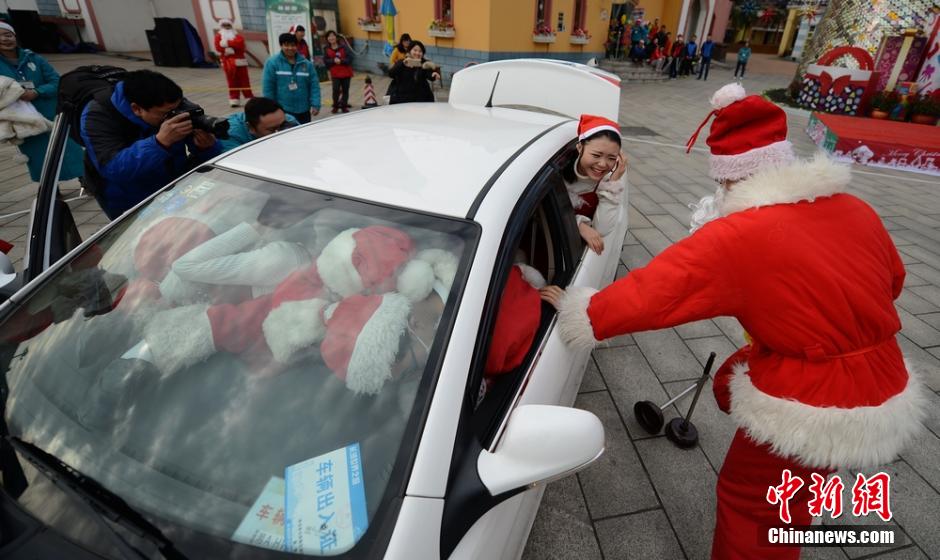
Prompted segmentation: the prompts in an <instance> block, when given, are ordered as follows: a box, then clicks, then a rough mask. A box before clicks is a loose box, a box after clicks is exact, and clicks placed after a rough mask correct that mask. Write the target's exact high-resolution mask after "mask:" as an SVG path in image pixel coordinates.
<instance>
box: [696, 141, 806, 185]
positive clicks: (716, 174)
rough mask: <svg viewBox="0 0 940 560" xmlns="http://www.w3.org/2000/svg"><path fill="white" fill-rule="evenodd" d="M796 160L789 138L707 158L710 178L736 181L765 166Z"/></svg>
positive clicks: (770, 166) (785, 163)
mask: <svg viewBox="0 0 940 560" xmlns="http://www.w3.org/2000/svg"><path fill="white" fill-rule="evenodd" d="M794 161H796V154H794V153H793V144H791V143H790V141H789V140H782V141H780V142H774V143H773V144H768V145H766V146H761V147H760V148H754V149H753V150H749V151H747V152H744V153H741V154H734V155H730V156H719V155H715V154H712V155H711V157H710V158H709V160H708V163H709V167H710V169H709V174H710V175H711V177H712V179H716V180H719V181H720V180H723V179H727V180H729V181H738V180H740V179H745V178H747V177H750V176H752V175H754V174H756V173H758V172H759V171H761V170H763V169H767V168H773V167H780V166H784V165H788V164H791V163H793V162H794Z"/></svg>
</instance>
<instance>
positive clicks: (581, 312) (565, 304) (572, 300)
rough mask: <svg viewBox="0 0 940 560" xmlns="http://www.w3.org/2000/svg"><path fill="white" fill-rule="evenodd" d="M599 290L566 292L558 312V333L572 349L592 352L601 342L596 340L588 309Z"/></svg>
mask: <svg viewBox="0 0 940 560" xmlns="http://www.w3.org/2000/svg"><path fill="white" fill-rule="evenodd" d="M596 293H597V290H595V289H593V288H583V287H570V288H568V289H567V290H565V295H564V296H563V297H562V299H561V306H560V307H561V309H559V311H558V332H559V334H561V339H562V340H564V341H565V343H566V344H568V345H569V346H571V347H572V348H575V349H578V350H590V349H592V348H594V347H595V346H597V343H598V342H600V341H599V340H597V339H596V338H594V328H593V327H592V326H591V318H590V317H588V314H587V308H588V305H589V304H590V303H591V298H592V297H593V296H594V294H596Z"/></svg>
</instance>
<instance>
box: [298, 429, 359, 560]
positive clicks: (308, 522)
mask: <svg viewBox="0 0 940 560" xmlns="http://www.w3.org/2000/svg"><path fill="white" fill-rule="evenodd" d="M284 479H285V484H286V488H285V506H284V511H285V519H284V538H285V540H286V545H287V547H286V550H287V551H288V552H298V553H302V554H315V555H318V556H331V555H335V554H342V553H343V552H346V551H347V550H349V549H350V548H352V547H353V545H355V544H356V543H357V542H358V541H359V539H360V538H361V537H362V535H363V534H364V533H365V532H366V529H367V528H368V526H369V516H368V513H367V512H366V493H365V483H364V482H363V478H362V456H361V454H360V452H359V444H358V443H353V444H351V445H347V446H346V447H344V448H342V449H337V450H335V451H331V452H329V453H326V454H324V455H320V456H318V457H314V458H313V459H308V460H306V461H304V462H302V463H298V464H296V465H291V466H289V467H287V469H286V470H285V474H284Z"/></svg>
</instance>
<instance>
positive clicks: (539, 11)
mask: <svg viewBox="0 0 940 560" xmlns="http://www.w3.org/2000/svg"><path fill="white" fill-rule="evenodd" d="M551 25H552V0H535V26H536V28H538V27H548V28H549V30H551Z"/></svg>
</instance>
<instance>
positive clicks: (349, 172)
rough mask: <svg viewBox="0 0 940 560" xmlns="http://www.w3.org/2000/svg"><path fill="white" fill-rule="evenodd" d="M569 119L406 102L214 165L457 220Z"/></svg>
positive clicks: (285, 136)
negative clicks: (518, 157)
mask: <svg viewBox="0 0 940 560" xmlns="http://www.w3.org/2000/svg"><path fill="white" fill-rule="evenodd" d="M568 120H571V119H568V118H566V117H563V116H557V115H546V114H540V113H535V112H530V111H521V110H516V109H503V108H492V109H487V108H483V107H471V106H466V105H460V106H452V105H450V104H446V103H405V104H399V105H393V106H389V107H382V108H378V109H369V110H363V111H357V112H355V113H350V114H348V115H343V116H341V117H335V118H329V119H324V120H322V121H317V122H315V123H313V124H310V125H306V126H301V127H298V128H295V129H290V130H288V131H286V132H284V133H281V134H277V135H274V136H271V137H269V138H264V139H262V140H260V141H258V142H255V143H253V144H252V145H250V146H247V147H245V148H242V149H239V150H236V151H234V152H231V153H229V154H226V155H223V156H222V157H221V158H219V159H217V160H216V162H215V164H216V165H217V166H218V167H221V168H226V169H231V170H233V171H239V172H243V173H249V174H251V175H255V176H258V177H263V178H266V179H270V180H273V181H278V182H283V183H288V184H293V185H297V186H301V187H306V188H310V189H316V190H318V191H325V192H331V193H335V194H338V195H341V196H349V197H353V198H358V199H361V200H368V201H374V202H378V203H383V204H388V205H393V206H398V207H403V208H409V209H414V210H419V211H423V212H431V213H435V214H440V215H445V216H454V217H465V216H467V214H468V212H469V211H470V209H471V207H472V205H473V203H474V201H475V200H476V198H477V196H478V195H479V194H480V191H481V190H482V189H483V188H484V186H485V185H486V183H487V181H489V180H490V178H491V177H492V176H493V175H494V174H495V173H496V172H497V171H498V170H499V169H500V167H501V166H502V165H503V164H504V163H506V162H507V161H509V160H510V159H512V158H513V155H514V154H515V153H516V152H517V151H518V150H519V149H520V148H522V147H523V146H525V145H526V144H527V143H528V142H530V141H531V140H533V139H534V138H536V137H537V136H539V135H540V134H541V133H542V132H544V131H546V130H548V129H550V128H552V127H554V126H555V125H557V124H558V123H562V122H565V121H568ZM523 187H524V185H520V190H521V188H523Z"/></svg>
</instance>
